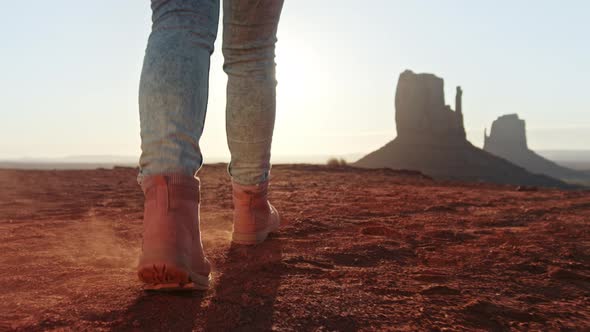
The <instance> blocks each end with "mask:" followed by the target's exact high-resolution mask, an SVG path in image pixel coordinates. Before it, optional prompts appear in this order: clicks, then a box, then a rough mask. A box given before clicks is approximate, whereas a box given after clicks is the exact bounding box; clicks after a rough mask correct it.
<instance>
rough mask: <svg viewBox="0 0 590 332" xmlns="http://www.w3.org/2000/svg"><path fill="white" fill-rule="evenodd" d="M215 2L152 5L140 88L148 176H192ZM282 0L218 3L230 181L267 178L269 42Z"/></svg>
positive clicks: (143, 172)
mask: <svg viewBox="0 0 590 332" xmlns="http://www.w3.org/2000/svg"><path fill="white" fill-rule="evenodd" d="M219 1H220V0H184V1H183V0H152V3H151V7H152V32H151V34H150V37H149V40H148V45H147V49H146V53H145V58H144V63H143V69H142V73H141V80H140V87H139V115H140V123H141V150H142V153H141V157H140V161H139V166H140V173H139V176H138V181H139V182H141V180H142V178H143V177H145V176H149V175H155V174H164V173H182V174H187V175H190V176H193V175H196V173H197V171H198V170H199V169H200V168H201V166H202V164H203V157H202V155H201V150H200V147H199V140H200V138H201V135H202V133H203V126H204V123H205V115H206V113H207V99H208V94H209V67H210V57H211V54H212V53H213V43H214V42H215V39H216V37H217V27H218V23H219V22H218V21H219V11H220V10H219V9H220V8H219ZM282 7H283V0H224V1H223V12H224V15H223V47H222V49H223V55H224V65H223V69H224V71H225V72H226V73H227V75H228V82H227V105H226V131H227V142H228V146H229V150H230V152H231V162H230V164H229V166H228V171H229V174H230V175H231V177H232V179H233V180H234V181H235V182H237V183H239V184H243V185H252V184H259V183H261V182H264V181H266V180H267V179H268V177H269V173H270V148H271V143H272V135H273V129H274V122H275V111H276V84H277V82H276V78H275V61H274V59H275V44H276V41H277V38H276V34H277V27H278V22H279V17H280V14H281V10H282Z"/></svg>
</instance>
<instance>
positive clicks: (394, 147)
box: [353, 70, 570, 188]
mask: <svg viewBox="0 0 590 332" xmlns="http://www.w3.org/2000/svg"><path fill="white" fill-rule="evenodd" d="M462 96H463V90H462V89H461V87H457V93H456V98H455V108H456V110H453V109H452V108H451V107H450V106H448V105H446V103H445V95H444V80H443V79H442V78H440V77H437V76H435V75H433V74H416V73H414V72H412V71H410V70H406V71H404V72H403V73H401V75H400V76H399V80H398V84H397V91H396V94H395V109H396V110H395V122H396V128H397V137H395V139H393V140H392V141H390V142H389V143H387V144H386V145H385V146H383V147H381V148H380V149H378V150H376V151H374V152H371V153H369V154H368V155H366V156H364V157H363V158H361V159H360V160H358V161H357V162H355V163H354V164H353V165H354V166H358V167H364V168H391V169H398V170H399V169H406V170H417V171H420V172H422V173H424V174H426V175H428V176H431V177H433V178H435V179H442V180H458V181H470V182H491V183H499V184H514V185H525V186H545V187H561V188H567V187H569V186H570V185H568V184H567V183H565V182H563V181H560V180H557V179H554V178H552V177H549V176H546V175H540V174H533V173H531V172H529V171H527V170H525V169H524V168H522V167H520V166H517V165H515V164H513V163H511V162H509V161H507V160H505V159H502V158H500V157H497V156H495V155H493V154H491V153H489V152H486V151H484V150H482V149H479V148H477V147H475V146H474V145H472V144H471V143H470V142H469V141H467V139H466V137H465V128H464V125H463V108H462Z"/></svg>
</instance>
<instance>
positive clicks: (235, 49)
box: [223, 0, 283, 244]
mask: <svg viewBox="0 0 590 332" xmlns="http://www.w3.org/2000/svg"><path fill="white" fill-rule="evenodd" d="M282 7H283V0H256V1H253V0H224V3H223V10H224V16H223V55H224V57H225V64H224V70H225V72H226V73H227V75H228V82H227V108H226V127H227V142H228V145H229V149H230V152H231V162H230V165H229V167H228V171H229V173H230V175H231V177H232V182H233V184H232V185H233V202H234V230H233V235H232V240H233V242H235V243H238V244H256V243H259V242H261V241H264V240H265V239H266V237H267V236H268V234H269V233H270V232H272V231H275V230H276V229H278V227H279V215H278V213H277V210H276V209H275V208H274V207H273V206H272V205H271V204H270V203H269V202H268V198H267V197H268V194H267V192H268V180H269V173H270V148H271V142H272V134H273V129H274V123H275V110H276V84H277V82H276V78H275V61H274V60H275V44H276V41H277V37H276V35H277V27H278V23H279V18H280V14H281V10H282Z"/></svg>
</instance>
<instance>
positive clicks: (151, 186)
mask: <svg viewBox="0 0 590 332" xmlns="http://www.w3.org/2000/svg"><path fill="white" fill-rule="evenodd" d="M141 187H142V190H143V192H144V195H145V203H144V214H143V243H142V253H141V256H140V258H139V265H138V267H137V274H138V276H139V279H140V280H141V281H143V282H144V283H145V284H146V285H145V288H146V289H149V290H177V289H180V290H184V289H186V290H195V289H200V290H205V289H207V288H208V287H209V280H210V276H209V274H210V271H211V266H210V264H209V261H208V260H207V259H206V258H205V255H204V253H203V244H202V242H201V232H200V230H199V201H200V193H199V189H200V182H199V179H197V178H194V177H191V176H187V175H182V174H165V175H154V176H149V177H147V178H145V179H144V180H143V181H142V184H141Z"/></svg>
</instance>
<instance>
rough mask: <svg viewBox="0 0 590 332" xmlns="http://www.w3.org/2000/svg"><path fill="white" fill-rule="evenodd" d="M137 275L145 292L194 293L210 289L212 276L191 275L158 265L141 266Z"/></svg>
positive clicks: (172, 267) (167, 265)
mask: <svg viewBox="0 0 590 332" xmlns="http://www.w3.org/2000/svg"><path fill="white" fill-rule="evenodd" d="M137 275H138V277H139V280H141V281H142V282H144V283H145V285H144V289H145V290H157V291H193V290H207V289H209V283H210V279H211V278H210V276H204V275H199V274H194V273H193V274H189V273H188V272H187V271H186V270H185V269H182V268H178V267H176V266H174V265H171V264H166V263H156V264H145V265H143V266H141V267H140V268H139V269H138V271H137Z"/></svg>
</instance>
